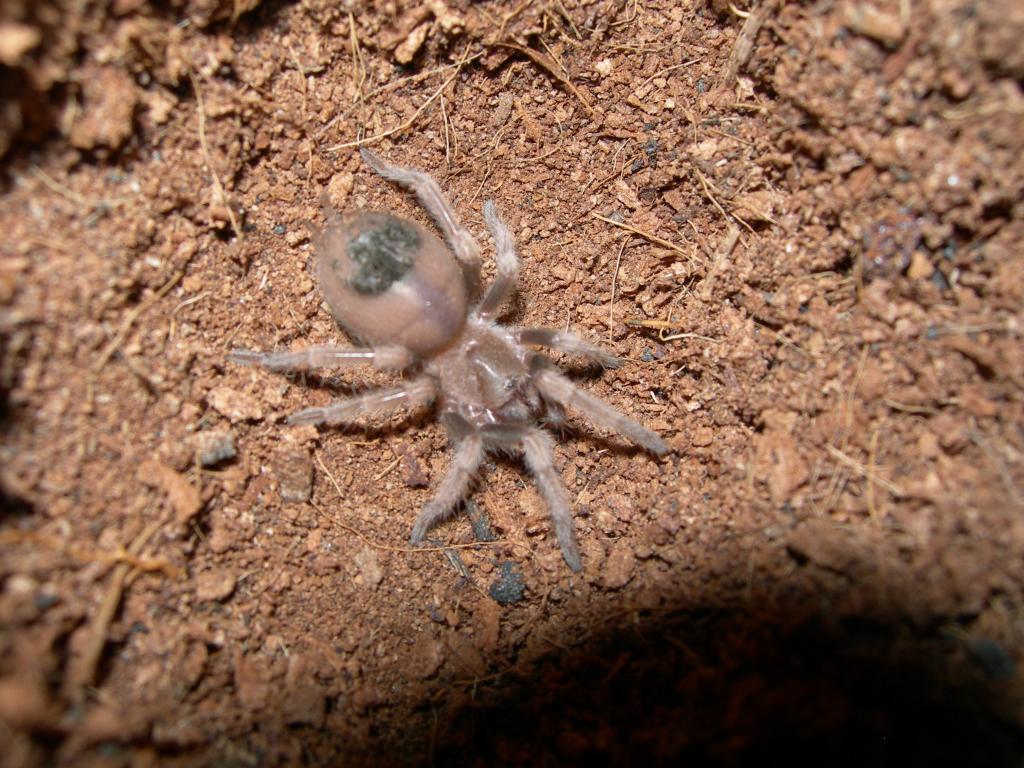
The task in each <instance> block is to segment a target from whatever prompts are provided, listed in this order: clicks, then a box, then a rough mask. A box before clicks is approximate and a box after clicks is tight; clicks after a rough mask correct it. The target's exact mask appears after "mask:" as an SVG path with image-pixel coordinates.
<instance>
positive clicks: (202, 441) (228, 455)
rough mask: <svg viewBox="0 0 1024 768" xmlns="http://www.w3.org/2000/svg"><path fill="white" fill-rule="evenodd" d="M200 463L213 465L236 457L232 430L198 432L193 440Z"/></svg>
mask: <svg viewBox="0 0 1024 768" xmlns="http://www.w3.org/2000/svg"><path fill="white" fill-rule="evenodd" d="M192 442H193V445H194V446H195V450H196V456H197V457H198V458H199V463H200V465H202V466H204V467H212V466H213V465H214V464H219V463H220V462H222V461H227V460H228V459H233V458H235V455H236V451H235V440H234V438H233V437H232V436H231V433H230V432H225V431H223V430H219V429H211V430H207V431H204V432H200V433H199V434H197V435H196V436H195V437H194V438H193V440H192Z"/></svg>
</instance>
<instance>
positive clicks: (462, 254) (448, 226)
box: [359, 147, 480, 277]
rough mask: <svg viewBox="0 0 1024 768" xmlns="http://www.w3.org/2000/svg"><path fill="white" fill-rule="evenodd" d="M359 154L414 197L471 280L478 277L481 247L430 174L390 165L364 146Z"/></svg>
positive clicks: (386, 177) (372, 166)
mask: <svg viewBox="0 0 1024 768" xmlns="http://www.w3.org/2000/svg"><path fill="white" fill-rule="evenodd" d="M359 154H360V155H362V157H363V162H365V163H366V164H367V165H368V166H370V167H371V168H373V170H374V171H376V172H377V173H378V174H380V175H381V176H383V177H384V178H385V179H388V180H389V181H394V182H396V183H398V184H401V185H402V186H403V187H406V188H408V189H410V190H412V191H413V192H414V193H415V194H416V198H417V199H418V200H419V201H420V205H422V206H423V207H424V208H426V209H427V212H428V213H429V214H430V215H431V216H433V217H434V221H436V222H437V226H438V227H440V229H441V232H443V233H444V236H445V238H447V240H448V242H449V244H450V245H451V247H452V250H453V251H454V252H455V256H456V258H458V260H459V261H460V262H462V265H463V266H464V267H465V268H467V269H469V270H470V272H471V273H472V275H473V276H474V277H475V276H477V275H479V273H480V246H479V245H477V242H476V240H474V239H473V236H472V235H471V234H470V233H469V230H467V229H466V228H465V227H463V226H462V224H461V223H460V222H459V217H458V216H457V215H456V214H455V211H454V210H453V209H452V207H451V204H450V203H449V202H448V198H446V197H445V196H444V193H443V192H442V191H441V188H440V187H439V186H438V185H437V182H436V181H434V179H433V178H432V177H431V176H430V175H429V174H426V173H423V171H417V170H416V169H415V168H404V167H402V166H400V165H391V164H390V163H387V162H385V161H384V160H383V159H382V158H381V157H380V156H378V155H375V154H374V153H373V152H371V151H370V150H368V149H366V147H360V148H359Z"/></svg>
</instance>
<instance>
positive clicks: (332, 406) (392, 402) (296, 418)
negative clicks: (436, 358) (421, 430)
mask: <svg viewBox="0 0 1024 768" xmlns="http://www.w3.org/2000/svg"><path fill="white" fill-rule="evenodd" d="M436 395H437V387H436V385H435V384H434V381H433V380H432V379H430V378H429V377H427V376H421V377H420V378H418V379H413V380H412V381H409V382H406V383H405V384H403V385H402V386H400V387H391V388H388V389H375V390H372V391H370V392H365V393H363V394H361V395H356V396H355V397H347V398H345V399H344V400H336V401H334V402H333V403H329V404H327V405H324V406H321V407H318V408H306V409H304V410H301V411H298V412H296V413H293V414H292V415H291V416H289V417H288V418H287V419H286V423H288V424H350V423H352V422H353V421H355V420H356V419H357V418H358V417H359V416H363V415H365V414H368V413H388V412H392V411H397V410H398V409H399V408H403V407H416V406H418V405H426V404H427V403H429V402H430V401H431V400H433V399H434V397H435V396H436Z"/></svg>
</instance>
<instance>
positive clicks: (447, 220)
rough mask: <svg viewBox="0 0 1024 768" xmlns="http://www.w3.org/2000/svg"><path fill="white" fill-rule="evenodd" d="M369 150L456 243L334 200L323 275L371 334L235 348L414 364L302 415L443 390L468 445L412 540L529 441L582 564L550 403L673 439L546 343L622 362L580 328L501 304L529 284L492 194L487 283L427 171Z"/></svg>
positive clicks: (319, 240) (336, 309)
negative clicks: (546, 324) (346, 208)
mask: <svg viewBox="0 0 1024 768" xmlns="http://www.w3.org/2000/svg"><path fill="white" fill-rule="evenodd" d="M361 153H362V157H363V160H364V161H365V162H366V164H367V165H369V166H370V167H371V168H372V169H373V170H374V171H376V172H377V173H378V174H380V175H381V176H383V177H384V178H385V179H389V180H390V181H394V182H397V183H398V184H401V185H402V186H404V187H407V188H408V189H410V190H411V191H412V192H414V193H415V194H416V197H417V198H418V199H419V202H420V204H421V205H422V206H423V207H424V208H425V209H426V210H427V211H428V212H429V213H430V215H431V216H432V217H433V219H434V221H435V222H436V223H437V226H438V228H439V229H440V230H441V232H442V233H443V234H444V236H445V239H446V240H447V241H448V244H449V246H450V248H451V249H450V250H449V249H448V248H447V247H445V245H444V244H443V243H442V242H441V241H440V240H439V239H438V238H437V237H436V236H435V235H433V234H432V233H431V232H429V231H427V230H426V229H424V228H423V227H421V226H420V225H419V224H416V223H415V222H412V221H407V220H406V219H402V218H399V217H397V216H393V215H391V214H388V213H373V212H365V211H363V212H357V213H355V214H353V215H351V216H349V217H347V218H342V217H341V216H340V215H339V214H338V212H337V211H335V210H334V209H333V208H331V207H330V205H329V204H328V203H326V202H325V203H324V212H325V215H326V217H327V226H326V227H325V228H324V229H323V230H317V229H316V228H315V227H314V228H313V230H314V238H313V242H314V245H315V247H316V259H317V278H318V281H319V283H320V290H321V291H322V293H323V296H324V299H325V300H326V302H327V305H328V307H330V310H331V313H332V314H333V316H334V318H335V320H336V321H337V322H338V324H339V325H340V326H342V328H344V329H345V330H346V331H347V332H348V334H349V336H351V337H352V338H353V339H354V340H356V341H357V343H359V344H363V345H364V346H362V347H356V348H349V347H336V346H314V347H308V348H306V349H300V350H296V351H289V352H268V353H264V352H251V351H248V350H235V351H233V352H231V353H230V359H231V360H232V361H234V362H236V363H241V364H243V365H255V366H261V367H263V368H266V369H268V370H271V371H291V370H308V369H313V368H330V367H340V366H350V365H357V364H370V365H373V366H375V367H377V368H381V369H386V370H392V371H405V372H408V373H409V374H410V376H409V378H408V379H407V380H405V381H403V382H402V383H401V384H399V385H398V386H397V387H393V388H389V389H377V390H372V391H369V392H366V393H363V394H359V395H356V396H353V397H348V398H345V399H342V400H338V401H335V402H333V403H330V404H328V405H326V406H323V407H318V408H307V409H305V410H302V411H299V412H297V413H294V414H292V415H291V416H290V417H288V420H287V421H288V423H289V424H349V423H352V422H353V421H355V420H356V418H357V417H359V416H362V415H365V414H369V413H374V414H382V413H388V412H393V411H397V410H398V409H400V408H403V407H416V406H421V405H426V404H428V403H431V402H434V403H436V404H437V408H438V411H439V412H440V419H441V421H442V423H444V425H445V427H446V428H447V430H448V434H449V436H450V437H451V440H452V443H453V444H454V446H455V457H454V459H453V460H452V464H451V467H450V469H449V470H448V473H447V474H446V475H445V477H444V479H443V480H442V481H441V484H440V487H439V488H438V490H437V493H436V495H435V496H434V498H433V500H432V501H430V502H429V503H428V504H427V505H426V506H425V507H424V508H423V510H422V511H421V512H420V514H419V517H418V518H417V519H416V522H415V524H414V525H413V529H412V536H411V541H412V543H414V544H415V543H418V542H421V541H422V540H423V537H424V536H425V535H426V533H427V531H428V530H430V528H431V527H433V526H434V525H435V524H436V523H437V522H439V521H440V520H441V519H443V518H444V517H445V516H447V515H448V514H450V513H451V512H453V511H454V510H455V509H456V508H457V507H458V505H459V503H460V502H461V501H462V500H463V499H464V498H465V496H466V494H467V492H468V491H469V486H470V483H471V482H472V480H473V477H474V475H475V474H476V472H477V470H478V469H479V467H480V464H481V462H482V461H483V459H484V456H485V454H486V453H487V452H488V451H502V452H509V453H520V452H521V453H522V454H523V457H524V459H525V462H526V466H527V467H528V468H529V469H530V471H531V472H532V473H533V476H534V479H535V480H536V483H537V487H538V489H539V491H540V494H541V496H542V497H543V498H544V501H545V502H546V504H547V506H548V508H549V510H550V512H551V519H552V521H553V524H554V529H555V536H556V537H557V539H558V543H559V545H560V546H561V548H562V554H563V556H564V557H565V562H566V563H567V564H568V565H569V567H570V568H571V569H573V570H574V571H578V570H580V569H581V568H582V562H581V561H580V553H579V548H578V547H577V545H576V539H575V536H574V535H573V523H572V512H571V509H570V507H569V499H568V496H567V494H566V489H565V486H564V485H563V483H562V480H561V478H560V477H559V474H558V471H557V470H556V469H555V466H554V453H553V443H552V440H551V438H550V437H549V436H548V434H547V433H546V432H544V431H543V430H542V429H541V428H540V427H539V426H538V420H539V418H540V417H541V416H543V415H545V414H549V415H551V416H554V417H560V416H561V412H562V409H563V408H569V409H570V410H573V411H576V412H577V413H578V414H579V415H580V416H582V417H583V418H584V419H586V420H587V421H590V422H591V423H593V424H596V425H598V426H601V427H605V428H606V429H610V430H612V431H613V432H618V433H619V434H621V435H623V436H624V437H626V438H628V439H629V440H631V441H632V442H634V443H636V444H637V445H639V446H640V447H642V448H644V449H646V450H648V451H650V452H651V453H654V454H657V455H659V456H660V455H662V454H664V453H666V452H667V450H668V447H667V446H666V445H665V442H664V441H663V440H662V439H661V437H659V436H658V435H657V434H656V433H654V432H652V431H651V430H649V429H647V428H646V427H643V426H641V425H640V424H639V423H638V422H636V421H634V420H633V419H631V418H629V417H627V416H624V415H623V414H621V413H619V412H618V411H617V410H616V409H615V408H613V407H612V406H611V405H609V404H608V403H606V402H604V401H603V400H600V399H599V398H597V397H594V396H593V395H591V394H589V393H587V392H585V391H584V390H582V389H580V387H578V386H577V385H576V384H574V383H573V382H572V381H570V380H569V379H567V378H566V377H565V376H563V375H562V374H561V373H559V372H558V371H556V370H555V369H554V367H553V365H552V363H551V362H550V361H549V360H548V359H547V358H546V357H544V356H543V355H541V354H539V353H538V352H535V351H533V350H532V349H530V348H531V347H546V348H548V349H553V350H556V351H559V352H565V353H568V354H573V355H579V356H581V357H583V358H586V359H588V360H591V361H594V362H597V363H599V364H601V365H602V366H604V367H607V368H614V367H617V366H618V365H619V364H620V362H621V361H620V360H619V359H618V358H616V357H615V356H613V355H611V354H609V353H608V352H605V351H604V350H603V349H601V348H600V347H597V346H595V345H593V344H591V343H589V342H587V341H585V340H584V339H582V338H580V337H578V336H576V335H575V334H572V333H568V332H565V331H558V330H554V329H548V328H514V327H504V326H501V325H498V323H497V322H496V321H497V318H498V315H499V311H500V310H501V308H502V306H503V305H504V304H505V301H506V300H507V299H508V298H509V297H510V296H511V294H512V293H513V291H514V290H515V287H516V279H517V276H518V273H519V258H518V256H517V255H516V251H515V243H514V242H513V239H512V233H511V232H510V231H509V229H508V227H507V226H506V224H505V222H504V221H502V220H501V217H500V216H499V215H498V212H497V210H496V208H495V206H494V202H493V201H490V200H489V201H487V202H486V203H485V204H484V207H483V213H484V220H485V221H486V223H487V227H488V229H490V231H491V235H492V236H493V238H494V246H495V259H496V262H497V274H496V276H495V278H494V279H493V280H492V281H491V283H490V285H488V286H487V288H486V290H484V291H483V292H482V294H481V295H480V299H479V301H477V302H476V304H475V305H471V303H470V301H471V299H472V298H473V297H474V295H475V294H476V293H477V292H478V284H479V274H480V247H479V245H477V243H476V240H474V239H473V236H472V235H471V234H470V233H469V232H468V231H467V230H466V229H465V228H463V226H462V224H461V223H460V222H459V218H458V216H457V215H456V213H455V211H454V210H452V207H451V205H450V204H449V202H448V200H447V199H446V198H445V196H444V194H443V193H442V192H441V189H440V187H439V186H438V185H437V182H435V181H434V179H433V178H431V177H430V176H429V175H428V174H426V173H423V172H421V171H417V170H414V169H412V168H403V167H400V166H396V165H390V164H388V163H386V162H385V161H384V160H382V159H381V158H380V157H378V156H377V155H375V154H373V153H372V152H370V151H369V150H367V149H365V148H363V149H362V150H361Z"/></svg>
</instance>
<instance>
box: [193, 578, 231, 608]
mask: <svg viewBox="0 0 1024 768" xmlns="http://www.w3.org/2000/svg"><path fill="white" fill-rule="evenodd" d="M234 591H235V576H234V574H232V573H226V572H224V571H207V572H206V573H201V574H199V575H198V576H196V598H197V599H199V600H201V601H203V602H207V601H215V602H218V601H220V600H223V599H224V598H226V597H228V596H229V595H230V594H231V593H232V592H234Z"/></svg>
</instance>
